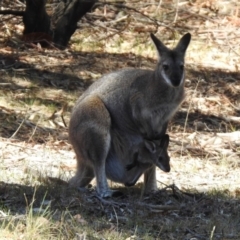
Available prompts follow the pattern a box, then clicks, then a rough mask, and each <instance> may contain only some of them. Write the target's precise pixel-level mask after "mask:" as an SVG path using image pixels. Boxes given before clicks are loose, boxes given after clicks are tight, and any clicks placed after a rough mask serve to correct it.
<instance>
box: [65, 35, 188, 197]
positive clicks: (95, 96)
mask: <svg viewBox="0 0 240 240" xmlns="http://www.w3.org/2000/svg"><path fill="white" fill-rule="evenodd" d="M151 38H152V40H153V42H154V44H155V46H156V48H157V50H158V53H159V56H160V59H159V61H158V64H157V67H156V69H155V70H154V71H152V70H143V69H124V70H120V71H117V72H112V73H110V74H107V75H105V76H103V77H102V78H100V79H99V80H97V81H96V82H95V83H93V84H92V85H91V86H90V87H89V88H88V89H87V90H86V91H85V92H84V93H83V94H82V96H81V97H80V98H79V99H78V101H77V103H76V105H75V107H74V108H73V111H72V116H71V119H70V124H69V139H70V142H71V143H72V145H73V148H74V150H75V152H76V156H77V164H78V166H77V173H76V175H75V176H74V177H73V178H72V179H71V180H70V185H72V186H76V187H84V186H86V185H87V184H88V183H89V182H90V181H91V180H92V179H93V178H94V176H96V181H97V192H98V194H99V195H100V196H102V197H108V196H111V195H112V191H111V190H110V189H109V187H108V183H107V178H109V179H111V180H113V181H115V182H119V183H123V184H126V185H127V183H129V182H136V180H137V179H138V178H139V177H140V176H141V175H142V174H143V173H144V186H145V192H148V191H152V190H156V188H157V185H156V169H155V168H156V166H155V164H151V163H150V164H147V165H140V166H138V167H135V168H133V169H131V170H130V171H127V170H126V166H127V165H128V164H129V163H131V159H130V156H129V155H128V153H129V151H130V149H132V148H133V147H134V146H135V145H138V144H140V143H141V142H143V141H144V139H145V138H147V139H150V140H154V139H161V138H162V137H163V136H164V135H165V132H166V128H167V124H168V121H169V120H170V119H171V117H172V116H173V114H174V113H175V112H176V111H177V109H178V107H179V106H180V104H181V102H182V101H183V99H184V68H183V66H184V55H185V51H186V49H187V47H188V44H189V42H190V39H191V35H190V34H189V33H187V34H185V35H184V36H183V37H182V38H181V39H180V41H179V43H178V44H177V47H176V48H174V49H173V50H171V49H168V48H167V47H166V46H164V45H163V43H162V42H161V41H160V40H159V39H157V38H156V37H155V36H154V35H153V34H151Z"/></svg>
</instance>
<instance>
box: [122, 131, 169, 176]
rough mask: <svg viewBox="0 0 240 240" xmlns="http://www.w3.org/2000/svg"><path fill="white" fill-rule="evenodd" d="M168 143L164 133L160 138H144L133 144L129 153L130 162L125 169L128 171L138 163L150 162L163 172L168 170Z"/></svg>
mask: <svg viewBox="0 0 240 240" xmlns="http://www.w3.org/2000/svg"><path fill="white" fill-rule="evenodd" d="M168 145H169V135H168V134H165V135H164V136H163V137H162V138H161V139H160V140H152V141H150V140H144V141H143V142H141V143H140V144H138V145H137V146H134V149H133V151H132V152H131V154H130V156H131V158H130V159H131V160H132V162H131V163H130V164H128V165H127V166H126V169H127V170H128V171H129V170H131V169H132V168H134V167H137V166H138V165H139V164H145V163H152V164H155V165H156V166H157V167H159V168H160V169H161V170H163V171H164V172H170V164H169V162H170V157H169V155H168V152H167V148H168Z"/></svg>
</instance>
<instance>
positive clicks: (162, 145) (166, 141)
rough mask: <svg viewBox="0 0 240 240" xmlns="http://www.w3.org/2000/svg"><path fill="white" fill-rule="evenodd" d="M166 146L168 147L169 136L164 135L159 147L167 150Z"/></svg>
mask: <svg viewBox="0 0 240 240" xmlns="http://www.w3.org/2000/svg"><path fill="white" fill-rule="evenodd" d="M168 145H169V135H168V134H165V135H164V136H163V137H162V139H161V144H160V147H161V148H168Z"/></svg>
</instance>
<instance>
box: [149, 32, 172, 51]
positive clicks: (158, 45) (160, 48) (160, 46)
mask: <svg viewBox="0 0 240 240" xmlns="http://www.w3.org/2000/svg"><path fill="white" fill-rule="evenodd" d="M150 36H151V39H152V41H153V43H154V44H155V47H156V48H157V50H158V53H159V54H161V53H162V52H165V51H167V50H168V48H167V47H166V46H165V45H164V44H163V43H162V42H161V41H160V40H159V39H158V38H157V37H156V36H155V35H154V34H153V33H151V34H150Z"/></svg>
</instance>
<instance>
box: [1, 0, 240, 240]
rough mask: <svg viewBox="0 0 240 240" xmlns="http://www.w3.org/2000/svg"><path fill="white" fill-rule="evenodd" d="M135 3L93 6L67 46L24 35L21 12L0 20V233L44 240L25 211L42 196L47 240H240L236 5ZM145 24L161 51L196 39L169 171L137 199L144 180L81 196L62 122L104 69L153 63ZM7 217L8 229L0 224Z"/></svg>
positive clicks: (172, 130)
mask: <svg viewBox="0 0 240 240" xmlns="http://www.w3.org/2000/svg"><path fill="white" fill-rule="evenodd" d="M142 2H143V1H142ZM142 2H141V1H133V2H132V3H129V1H126V7H125V8H123V7H121V6H118V5H120V4H117V5H103V4H102V5H100V6H99V7H98V8H96V9H95V10H94V11H93V12H92V13H89V14H88V15H87V16H86V18H85V19H83V20H82V22H81V28H80V29H79V31H77V33H76V34H75V35H74V36H73V39H72V41H71V43H70V46H69V48H68V49H67V50H65V51H59V50H57V49H42V48H41V47H39V46H36V45H33V44H31V43H26V42H22V41H21V40H20V34H21V31H22V23H21V19H20V18H17V17H15V18H11V19H5V18H3V17H2V20H4V22H3V23H4V24H3V25H2V26H1V34H0V37H1V38H0V40H1V42H0V44H1V49H0V73H1V79H0V119H1V123H0V136H1V139H0V154H1V157H0V160H1V167H0V168H1V170H0V171H1V174H0V181H1V182H0V220H1V222H3V224H2V226H3V227H2V230H1V233H2V236H4V237H5V238H3V239H32V238H35V239H43V237H42V235H41V234H42V233H39V232H37V233H36V235H34V237H32V235H31V236H30V235H26V234H27V230H26V229H27V227H26V226H28V224H27V223H26V222H27V219H28V217H27V216H28V215H27V213H28V212H29V207H30V206H31V207H32V209H33V210H34V211H35V212H37V213H39V211H40V210H42V208H44V206H45V205H48V204H49V203H50V209H51V211H52V212H51V213H52V215H51V216H52V218H51V219H52V221H53V222H54V223H51V224H53V226H54V227H53V228H54V229H57V228H60V229H61V234H60V233H58V234H60V235H58V234H57V233H55V230H54V231H53V233H52V235H49V236H51V237H49V236H48V237H45V239H55V238H56V239H192V240H193V239H240V177H239V176H240V152H239V150H240V116H239V113H240V97H239V96H240V74H239V68H240V30H239V27H240V18H239V7H240V6H239V4H237V3H236V2H235V1H195V2H192V3H190V2H182V3H180V2H179V4H178V5H176V4H175V5H173V4H172V3H171V2H170V1H162V3H161V4H160V2H159V1H146V3H142ZM149 32H155V33H156V34H157V36H158V37H159V38H160V39H162V40H163V42H164V43H166V44H168V46H169V47H173V46H174V44H175V43H176V42H177V40H178V39H179V37H180V36H181V35H182V34H183V33H185V32H191V34H192V36H193V39H192V42H191V46H190V48H189V50H188V53H187V55H186V68H187V73H186V92H187V95H186V99H185V101H184V103H183V104H182V107H181V108H180V109H179V111H178V112H177V114H176V115H175V116H174V118H173V119H172V121H171V123H170V125H169V129H168V132H169V135H170V138H171V142H170V146H169V154H170V155H171V166H172V169H171V172H170V173H168V174H165V173H163V172H161V171H160V170H159V171H158V176H157V178H158V183H159V189H160V190H159V192H157V193H153V194H152V195H150V196H141V190H140V185H141V180H140V181H139V184H138V185H137V186H136V187H134V188H129V189H126V188H123V189H122V191H123V192H124V193H125V195H124V196H123V197H121V198H116V199H114V200H99V199H98V198H97V197H96V195H95V193H94V191H93V189H94V188H93V187H94V183H93V187H91V188H89V189H88V190H86V191H85V192H78V191H75V190H72V189H69V188H68V186H67V180H68V179H69V178H70V176H72V175H73V174H74V170H75V155H74V153H73V150H72V148H71V145H70V144H69V142H68V133H67V125H68V121H69V117H70V112H71V108H72V106H73V104H74V102H75V101H76V99H77V97H78V96H79V95H80V94H81V93H82V92H83V91H84V90H85V89H86V88H87V86H89V85H90V84H91V83H92V82H93V81H95V80H96V79H97V78H99V77H100V76H101V75H102V74H104V73H107V72H110V71H114V70H116V69H119V68H124V67H141V68H154V67H155V63H156V56H155V55H156V53H155V50H154V47H153V44H152V43H151V41H150V38H149ZM111 184H112V186H113V187H117V188H120V189H121V188H122V186H118V185H116V184H114V183H111ZM33 199H34V201H33ZM66 211H67V212H68V214H66V215H64V217H63V215H62V214H63V213H66ZM13 218H14V224H13V226H15V228H14V227H13V226H11V228H12V229H13V230H14V231H15V233H16V232H17V233H19V234H17V236H15V235H14V234H13V233H11V231H10V232H9V231H7V232H5V230H6V224H5V223H6V222H11V221H13V220H12V219H13ZM10 219H11V221H10ZM44 219H48V222H47V224H49V218H47V217H46V216H45V215H44ZM70 220H71V223H70V222H69V221H70ZM16 222H22V225H20V227H19V225H18V224H16ZM73 222H74V223H73ZM58 224H59V225H58ZM60 225H61V227H59V226H60ZM16 226H17V227H16ZM41 226H42V225H41ZM51 226H52V225H51ZM89 227H90V228H91V229H92V230H89ZM14 231H13V232H14ZM26 236H28V237H26ZM57 236H61V237H57Z"/></svg>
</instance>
